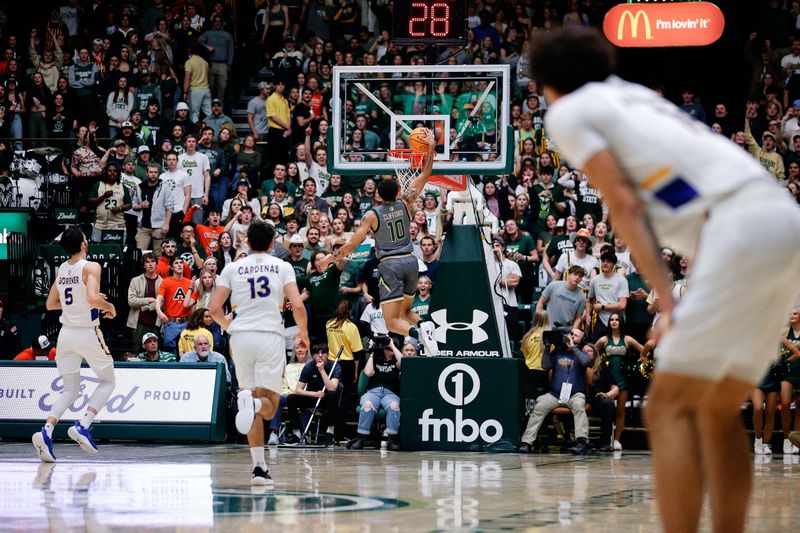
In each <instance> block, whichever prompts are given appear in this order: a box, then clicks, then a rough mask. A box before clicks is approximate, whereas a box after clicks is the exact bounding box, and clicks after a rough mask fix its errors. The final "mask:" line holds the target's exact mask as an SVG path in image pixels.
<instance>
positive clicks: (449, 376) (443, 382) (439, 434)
mask: <svg viewBox="0 0 800 533" xmlns="http://www.w3.org/2000/svg"><path fill="white" fill-rule="evenodd" d="M438 390H439V396H441V398H442V400H444V401H445V402H447V403H449V404H450V405H453V406H455V407H456V410H455V416H454V417H453V418H433V408H428V409H425V411H423V412H422V417H421V418H420V419H419V420H418V422H419V425H420V426H421V427H422V441H423V442H475V441H476V440H478V438H480V439H481V440H483V441H484V442H486V443H488V444H492V443H495V442H497V441H498V440H500V438H501V437H502V436H503V425H502V424H501V423H500V422H499V421H497V420H495V419H488V420H485V421H483V422H481V423H479V422H478V421H476V420H473V419H472V418H465V417H464V409H463V408H464V407H466V406H467V405H469V404H471V403H472V402H474V401H475V399H476V398H477V397H478V393H479V392H480V390H481V380H480V377H479V376H478V373H477V372H476V371H475V369H474V368H472V367H471V366H469V365H466V364H464V363H455V364H452V365H449V366H447V367H445V369H444V370H442V373H441V374H439V380H438Z"/></svg>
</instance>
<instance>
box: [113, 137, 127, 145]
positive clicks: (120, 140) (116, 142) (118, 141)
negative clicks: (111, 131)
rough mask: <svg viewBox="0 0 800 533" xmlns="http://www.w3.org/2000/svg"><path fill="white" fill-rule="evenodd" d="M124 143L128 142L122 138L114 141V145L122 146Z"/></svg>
mask: <svg viewBox="0 0 800 533" xmlns="http://www.w3.org/2000/svg"><path fill="white" fill-rule="evenodd" d="M123 144H128V143H126V142H125V141H124V140H122V139H117V140H116V141H114V146H122V145H123Z"/></svg>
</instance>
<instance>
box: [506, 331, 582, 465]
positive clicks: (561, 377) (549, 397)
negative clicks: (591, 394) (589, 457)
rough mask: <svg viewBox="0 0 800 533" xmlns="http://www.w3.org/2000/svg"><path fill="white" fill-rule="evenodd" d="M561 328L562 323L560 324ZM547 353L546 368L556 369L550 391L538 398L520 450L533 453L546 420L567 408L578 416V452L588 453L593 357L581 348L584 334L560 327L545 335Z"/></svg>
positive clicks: (576, 419) (576, 434)
mask: <svg viewBox="0 0 800 533" xmlns="http://www.w3.org/2000/svg"><path fill="white" fill-rule="evenodd" d="M556 325H557V326H559V325H558V324H556ZM543 339H544V344H545V347H546V348H545V354H544V357H543V358H542V367H543V368H544V369H545V370H550V369H552V374H551V377H550V390H549V391H548V392H547V393H545V394H542V395H541V396H539V397H538V398H537V399H536V405H535V406H534V408H533V413H531V416H530V419H529V420H528V426H527V427H526V428H525V433H523V434H522V439H521V442H520V445H519V449H518V451H519V452H520V453H531V451H532V449H533V443H534V441H535V440H536V435H537V434H538V432H539V427H540V426H541V425H542V422H543V421H544V418H545V417H546V416H547V415H548V414H549V413H550V411H552V410H553V409H555V408H556V407H559V406H561V405H566V406H567V407H569V409H570V411H572V414H573V416H574V417H575V436H576V438H577V441H578V445H577V446H576V447H575V448H573V450H572V451H573V452H574V453H579V454H580V453H587V452H588V451H589V450H590V446H589V418H588V417H587V416H586V409H585V406H586V396H585V395H584V392H583V391H584V389H585V388H586V367H588V366H589V364H590V363H591V358H590V357H589V355H588V354H587V353H586V352H583V351H581V350H580V348H579V347H578V346H579V345H580V343H581V341H582V340H583V332H582V331H581V330H579V329H577V328H576V329H573V330H571V331H570V329H569V328H567V327H561V326H559V327H557V328H555V329H553V330H551V331H546V332H545V333H544V338H543Z"/></svg>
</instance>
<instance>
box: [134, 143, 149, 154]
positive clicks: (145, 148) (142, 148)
mask: <svg viewBox="0 0 800 533" xmlns="http://www.w3.org/2000/svg"><path fill="white" fill-rule="evenodd" d="M144 152H147V153H150V147H149V146H147V145H146V144H143V145H141V146H140V147H139V148H137V149H136V153H137V154H141V153H144Z"/></svg>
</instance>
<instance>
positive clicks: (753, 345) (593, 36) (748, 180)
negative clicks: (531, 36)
mask: <svg viewBox="0 0 800 533" xmlns="http://www.w3.org/2000/svg"><path fill="white" fill-rule="evenodd" d="M531 45H532V46H531V49H532V53H531V67H532V72H533V78H534V79H536V81H538V82H539V86H540V87H543V89H544V96H545V98H547V100H548V102H549V103H550V107H549V109H548V112H547V115H546V117H545V126H546V128H547V131H548V132H549V134H550V135H551V136H552V138H553V141H554V142H555V145H556V146H557V147H558V149H559V150H560V151H561V153H562V154H563V155H564V159H566V160H567V161H569V162H570V163H571V164H572V165H574V166H576V167H579V168H581V169H583V170H584V171H585V172H586V173H587V175H588V176H589V179H590V180H591V182H592V184H593V185H594V186H596V187H597V188H599V189H600V190H601V191H602V192H603V196H604V197H605V198H606V200H607V201H608V203H609V207H610V212H611V215H612V217H613V222H614V227H615V228H616V229H617V230H618V231H619V232H620V234H621V235H622V237H623V238H624V239H625V242H628V243H629V244H630V246H631V249H632V252H633V253H632V255H633V256H634V257H636V263H637V268H638V269H639V270H640V271H642V272H643V273H644V275H645V277H646V278H648V280H649V281H650V283H651V284H652V286H653V288H654V289H655V290H656V292H657V293H658V296H659V299H660V310H661V313H662V318H661V320H660V321H659V325H660V326H661V328H660V331H659V332H657V333H663V338H662V339H661V342H660V344H659V349H660V353H659V357H658V358H657V361H656V368H657V371H656V374H655V378H654V380H653V382H652V386H651V387H650V392H649V404H648V409H647V413H646V415H647V422H648V428H649V436H650V443H651V446H652V449H653V460H654V468H655V477H656V496H657V500H658V505H659V509H660V512H661V520H662V522H663V524H664V530H665V531H667V532H675V531H694V530H696V529H697V527H698V522H699V519H700V511H701V508H702V504H703V495H704V493H705V492H706V491H707V492H708V494H709V500H710V504H711V513H712V521H713V526H714V531H725V532H731V533H735V532H739V531H743V530H744V526H745V518H746V513H747V502H748V499H749V496H750V484H751V472H750V469H751V467H750V464H749V443H748V442H747V439H746V438H745V436H744V432H743V431H742V422H741V413H740V407H741V404H742V401H743V400H744V399H745V398H746V397H747V395H748V393H749V392H750V391H751V390H752V389H753V387H754V386H755V384H756V382H757V381H758V380H759V379H760V378H761V376H763V375H764V372H765V371H766V369H767V367H768V366H769V364H770V357H771V355H772V354H773V353H775V348H776V347H777V345H778V342H779V340H780V332H781V326H782V325H783V323H784V320H785V318H786V315H787V313H788V311H789V309H790V308H791V307H792V303H793V301H794V299H795V298H796V297H797V292H796V291H795V290H794V288H795V287H796V280H795V278H796V275H797V272H800V254H798V253H797V250H798V249H800V210H798V208H797V205H796V204H794V203H793V202H792V201H791V199H790V198H789V196H788V195H786V193H785V192H784V191H782V190H781V189H780V188H779V187H778V186H777V184H776V183H775V179H774V178H771V177H770V175H769V174H768V173H767V172H766V171H765V170H764V169H763V168H762V167H761V166H760V165H759V164H758V162H757V161H756V160H755V159H753V158H752V157H750V156H749V155H747V154H746V153H745V152H743V151H742V150H741V149H740V148H738V147H736V146H735V145H734V144H733V143H731V142H730V141H728V140H727V139H725V138H724V137H722V136H720V135H717V134H715V133H713V132H712V131H711V130H710V129H709V128H707V127H706V126H705V125H703V124H701V123H699V122H696V121H694V120H693V119H691V118H690V117H689V115H687V114H685V113H683V112H682V111H681V110H679V109H678V108H677V107H675V106H674V105H672V104H671V103H669V102H667V101H666V100H664V99H662V98H661V97H659V96H658V95H657V94H655V93H654V92H652V91H650V90H648V89H646V88H644V87H641V86H639V85H635V84H632V83H628V82H625V81H623V80H621V79H619V78H617V77H616V76H613V72H614V67H615V57H614V51H613V49H612V47H611V46H610V45H609V43H608V42H607V41H606V40H605V39H604V38H603V37H602V36H601V35H600V33H599V32H597V31H596V30H589V29H583V28H569V29H565V30H563V31H560V32H553V33H547V34H544V35H543V36H542V37H541V38H540V39H536V40H534V41H532V42H531ZM660 240H663V242H665V243H670V244H674V245H677V246H678V247H680V248H682V249H684V250H695V253H693V254H690V255H693V256H694V258H695V261H694V264H693V268H692V272H691V274H690V277H689V284H688V285H689V287H690V289H689V290H688V291H687V292H686V296H684V297H683V298H682V299H681V301H680V303H679V304H678V305H677V306H676V305H675V302H674V301H673V299H672V296H671V291H670V284H669V282H668V280H667V276H666V272H665V270H664V267H663V263H662V261H661V260H660V258H659V253H658V243H659V241H660ZM742 289H746V291H747V293H746V294H742ZM673 308H674V310H673ZM670 321H672V326H671V328H670Z"/></svg>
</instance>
